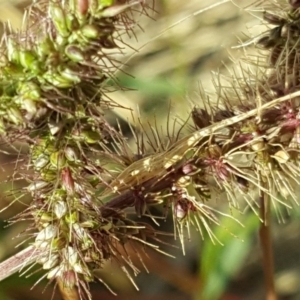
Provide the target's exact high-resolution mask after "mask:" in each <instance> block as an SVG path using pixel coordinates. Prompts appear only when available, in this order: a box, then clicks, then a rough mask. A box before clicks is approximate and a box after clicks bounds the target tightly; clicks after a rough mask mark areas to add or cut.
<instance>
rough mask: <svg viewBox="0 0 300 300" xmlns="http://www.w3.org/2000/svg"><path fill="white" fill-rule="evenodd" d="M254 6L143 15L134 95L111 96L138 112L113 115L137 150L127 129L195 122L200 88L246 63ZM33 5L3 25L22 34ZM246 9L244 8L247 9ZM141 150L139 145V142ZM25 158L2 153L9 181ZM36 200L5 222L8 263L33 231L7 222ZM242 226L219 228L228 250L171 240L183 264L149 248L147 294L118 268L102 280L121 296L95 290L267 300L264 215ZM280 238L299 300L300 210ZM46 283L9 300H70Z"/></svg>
mask: <svg viewBox="0 0 300 300" xmlns="http://www.w3.org/2000/svg"><path fill="white" fill-rule="evenodd" d="M251 2H253V1H239V0H237V1H236V3H235V4H234V3H232V2H230V3H225V4H222V5H219V6H218V7H214V8H212V9H209V10H207V11H205V12H203V13H198V12H199V11H200V10H201V9H203V8H205V7H207V6H209V5H212V4H213V3H214V1H213V0H202V1H198V0H189V1H182V0H156V5H155V9H154V11H149V15H150V18H146V17H145V16H138V20H139V23H140V24H141V28H143V29H141V28H137V29H136V35H132V36H131V37H124V40H125V41H126V43H127V44H128V45H130V47H125V46H124V49H123V52H124V55H123V56H120V55H119V56H118V59H119V60H120V61H122V62H124V66H123V68H122V70H123V71H122V72H119V73H118V74H117V76H118V80H119V82H120V83H121V84H122V85H124V86H126V87H127V88H128V89H129V90H128V91H126V92H124V91H119V92H114V93H112V94H110V95H109V96H110V98H112V99H113V100H114V101H116V102H118V103H120V104H121V105H122V106H125V107H128V108H130V110H124V109H122V110H121V109H115V110H114V111H113V112H112V113H111V114H110V115H109V116H108V117H109V118H110V121H111V123H112V124H116V120H118V122H119V123H120V124H121V127H122V130H123V132H124V133H125V134H128V139H129V143H131V132H130V130H129V126H128V123H131V124H135V122H136V121H137V120H138V119H140V120H141V122H142V123H143V125H146V124H151V125H152V124H155V123H156V124H157V126H158V127H159V128H162V131H164V130H165V127H166V123H167V117H168V114H167V112H168V111H170V114H169V115H170V116H169V117H170V119H171V120H174V119H176V118H177V119H179V120H186V119H187V118H188V117H189V114H190V112H191V108H192V107H193V105H199V106H201V105H202V100H201V97H200V94H201V89H200V85H202V87H203V88H204V89H205V90H207V91H213V84H212V74H213V73H219V72H220V73H222V72H226V69H227V68H230V66H231V64H232V60H231V59H230V56H231V55H232V56H233V57H239V56H240V55H241V54H242V51H243V49H242V48H240V49H232V48H231V47H232V46H236V45H238V44H239V43H240V40H242V41H247V40H248V37H247V36H248V35H250V34H249V31H251V34H259V33H261V31H260V30H261V29H259V26H258V24H260V18H261V13H258V12H256V13H255V15H254V14H253V12H252V11H248V10H247V9H246V8H247V4H249V3H251ZM29 3H30V1H23V0H0V21H1V22H2V24H3V22H7V21H9V22H10V24H11V27H12V28H14V29H18V28H20V27H21V24H22V17H23V12H24V9H25V8H26V6H27V5H28V4H29ZM216 3H217V1H216ZM238 5H243V7H244V9H241V8H239V7H238ZM1 26H2V28H3V25H1ZM1 26H0V32H2V28H1ZM127 74H130V75H131V76H129V75H127ZM179 123H180V122H179ZM176 126H179V125H178V124H177V125H176ZM132 145H133V147H134V142H132ZM133 151H134V148H133ZM16 158H17V157H16V156H14V155H1V157H0V159H1V160H0V162H1V166H2V168H1V173H0V176H1V179H2V180H5V179H6V177H7V175H9V176H17V175H16V174H15V163H14V162H15V160H16ZM5 185H6V188H7V189H18V188H21V183H19V182H18V183H11V182H10V181H8V183H6V184H5ZM12 198H13V197H12ZM27 201H30V199H22V201H17V202H16V203H15V204H14V205H13V206H12V207H10V208H9V209H7V210H5V211H3V212H2V213H1V214H0V218H1V220H0V235H1V241H0V260H1V261H2V260H4V259H6V258H7V257H10V256H11V255H13V254H14V253H16V252H17V251H18V250H20V249H22V248H24V247H25V245H24V246H20V247H19V248H18V249H16V248H15V247H16V245H18V244H19V243H21V242H22V239H20V238H15V237H16V236H17V235H18V234H19V233H20V232H21V231H22V230H24V228H25V227H26V223H25V222H24V223H17V224H15V225H13V226H9V227H7V223H6V220H8V219H9V218H11V217H12V216H14V215H16V214H17V213H19V212H20V211H22V210H23V209H24V208H26V203H27ZM8 204H9V203H8V198H7V197H5V198H4V197H2V198H0V207H1V208H3V207H5V206H7V205H8ZM225 212H226V211H225ZM227 213H229V214H230V212H227ZM239 220H241V222H242V223H243V224H244V227H242V226H240V225H239V224H237V223H235V222H232V221H230V220H229V219H228V218H224V220H221V223H222V226H219V227H215V228H213V229H214V234H215V235H216V236H217V237H218V239H219V240H220V241H221V242H222V243H223V246H221V245H218V244H217V245H213V243H212V242H211V241H210V240H209V239H206V240H205V242H203V241H202V239H201V236H200V235H199V233H197V232H194V231H192V233H191V239H190V240H187V241H186V243H185V244H186V251H185V255H183V254H182V251H181V247H180V244H179V242H178V241H174V240H173V238H169V239H168V240H167V241H168V242H169V243H173V244H175V245H177V246H178V247H177V248H173V247H168V246H166V247H163V250H165V251H167V252H168V253H171V254H172V255H174V256H176V259H174V258H169V257H167V256H164V255H162V254H159V253H157V252H154V251H151V250H150V249H145V255H144V263H145V265H146V266H147V268H148V270H149V274H147V272H146V271H145V270H144V269H143V267H142V266H141V264H140V263H139V260H138V257H136V256H135V253H134V252H132V254H131V255H132V260H133V261H136V263H137V266H138V267H139V269H140V270H141V273H140V274H139V275H138V276H137V277H136V283H137V286H138V287H139V291H136V290H135V288H134V287H133V286H132V284H131V283H130V282H129V280H128V279H127V278H126V276H125V275H124V274H123V273H121V271H120V270H119V268H118V266H116V265H115V264H114V263H107V264H106V265H104V267H103V270H102V271H101V278H103V280H104V281H105V282H106V283H107V284H108V285H110V286H111V287H112V289H113V290H114V291H115V292H117V294H118V296H116V297H115V296H113V295H111V294H110V293H109V292H108V291H107V290H106V289H105V288H104V287H103V285H102V284H100V283H94V284H92V285H91V289H92V293H93V295H94V299H118V300H125V299H126V300H127V299H128V300H129V299H130V300H131V299H132V300H135V299H141V300H150V299H151V300H152V299H153V300H154V299H157V300H164V299H170V298H172V300H187V299H192V300H200V299H208V300H214V299H220V300H221V299H222V300H241V299H245V300H251V299H257V300H260V299H264V282H263V273H262V267H261V260H260V247H259V244H258V240H257V230H258V226H259V223H258V220H257V217H256V216H254V215H253V214H247V213H245V214H243V215H240V216H239ZM159 229H160V230H165V231H169V232H172V231H173V224H172V220H171V218H169V219H168V220H167V221H166V222H163V223H162V225H161V227H160V228H159ZM230 233H231V234H230ZM273 236H274V252H275V270H276V285H277V289H278V293H279V295H280V299H286V300H288V299H289V300H297V299H300V251H299V249H300V210H299V209H297V208H296V209H294V210H293V211H291V212H290V213H289V214H286V222H285V223H284V224H283V223H281V224H279V223H278V221H277V219H276V218H275V217H274V227H273ZM140 250H141V251H143V250H142V249H140ZM29 273H30V272H29ZM41 276H42V273H36V274H32V276H30V277H29V278H25V276H23V277H19V276H18V274H17V275H15V276H11V277H10V278H8V279H6V280H4V281H3V282H0V299H2V300H27V299H28V300H29V299H30V300H35V299H51V297H53V299H61V296H60V295H59V293H58V292H57V291H54V293H53V287H54V285H53V284H52V283H51V284H50V285H47V281H46V280H42V281H41V282H39V283H38V284H37V285H36V286H35V287H34V288H33V289H31V287H32V286H33V284H34V283H35V282H36V281H37V280H38V279H39V278H41Z"/></svg>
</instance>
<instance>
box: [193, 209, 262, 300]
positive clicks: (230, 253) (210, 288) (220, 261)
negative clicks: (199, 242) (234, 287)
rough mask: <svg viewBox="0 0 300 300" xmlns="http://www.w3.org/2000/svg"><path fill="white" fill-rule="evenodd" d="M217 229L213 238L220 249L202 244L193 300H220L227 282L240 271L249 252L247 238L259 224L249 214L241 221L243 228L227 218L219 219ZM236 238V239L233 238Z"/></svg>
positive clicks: (249, 239) (256, 219)
mask: <svg viewBox="0 0 300 300" xmlns="http://www.w3.org/2000/svg"><path fill="white" fill-rule="evenodd" d="M220 223H221V226H218V227H215V230H214V234H215V235H216V237H217V238H218V240H220V241H221V242H222V243H223V244H224V246H222V245H220V244H218V245H213V243H211V242H209V241H207V242H206V243H204V246H203V249H202V252H201V254H200V255H201V256H200V262H201V264H200V265H201V269H200V280H201V286H202V289H201V291H199V292H198V293H197V294H196V295H195V297H194V299H195V300H198V299H199V300H200V299H201V300H206V299H207V300H214V299H220V296H221V295H222V294H223V292H224V290H225V289H226V286H227V284H228V281H229V280H230V278H231V277H232V276H234V275H235V274H236V272H237V271H238V270H239V268H240V267H241V265H242V263H243V261H244V259H245V257H246V256H247V254H248V252H249V250H250V244H251V238H252V236H253V234H254V232H256V231H257V230H258V226H259V220H258V217H257V216H255V215H254V214H249V215H247V216H246V217H245V219H244V220H243V222H242V223H243V224H244V227H242V226H241V225H240V224H238V223H237V222H235V221H233V220H232V219H230V218H226V217H223V218H222V219H221V220H220ZM235 235H236V236H235Z"/></svg>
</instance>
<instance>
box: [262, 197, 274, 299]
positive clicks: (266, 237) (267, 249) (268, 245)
mask: <svg viewBox="0 0 300 300" xmlns="http://www.w3.org/2000/svg"><path fill="white" fill-rule="evenodd" d="M260 217H261V219H262V220H263V221H262V223H261V226H260V229H259V239H260V245H261V251H262V260H263V269H264V275H265V284H266V300H277V294H276V291H275V284H274V261H273V249H272V237H271V222H270V221H271V212H270V199H269V196H268V195H267V194H266V193H264V192H263V191H261V192H260Z"/></svg>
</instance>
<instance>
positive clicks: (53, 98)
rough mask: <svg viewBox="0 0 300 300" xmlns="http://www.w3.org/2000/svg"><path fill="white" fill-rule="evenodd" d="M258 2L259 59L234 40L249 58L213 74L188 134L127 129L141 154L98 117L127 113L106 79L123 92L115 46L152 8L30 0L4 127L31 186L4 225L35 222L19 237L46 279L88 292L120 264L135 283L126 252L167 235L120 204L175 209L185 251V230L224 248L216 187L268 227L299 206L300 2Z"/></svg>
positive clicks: (5, 78) (0, 113)
mask: <svg viewBox="0 0 300 300" xmlns="http://www.w3.org/2000/svg"><path fill="white" fill-rule="evenodd" d="M266 2H267V3H265V4H264V7H263V10H264V11H265V12H264V14H263V18H264V22H265V23H266V25H267V26H268V29H267V30H266V31H265V32H264V33H263V34H262V35H260V36H259V37H257V38H255V39H254V40H253V45H251V46H250V47H253V46H255V47H256V48H257V49H256V54H255V55H248V54H247V48H246V46H244V45H241V47H244V48H245V55H244V57H243V60H244V63H243V64H240V66H239V67H238V68H236V69H234V70H233V71H232V72H231V74H230V75H227V77H225V76H224V78H222V79H220V78H219V77H217V78H215V79H214V82H215V85H216V91H217V92H216V93H215V98H216V99H215V100H214V101H213V102H211V101H210V97H207V96H205V91H202V92H201V95H202V97H203V98H202V99H200V100H199V103H197V104H196V105H195V107H194V108H193V109H192V111H191V114H190V115H191V119H192V121H193V124H192V126H190V124H189V125H188V123H185V124H184V125H183V126H182V127H186V128H188V129H189V130H190V132H189V133H186V134H185V136H183V137H180V134H179V133H180V132H177V131H176V130H173V132H172V133H170V134H168V137H167V142H166V139H165V137H164V136H163V135H162V134H161V132H160V131H159V130H158V129H157V128H154V129H153V128H152V136H149V135H148V134H145V132H146V130H144V128H143V126H141V128H140V129H142V130H141V132H137V131H136V130H135V129H134V128H132V133H133V135H134V136H135V138H136V145H137V150H135V149H133V150H130V147H129V146H128V145H127V141H126V139H125V137H124V136H123V134H122V131H121V130H120V129H119V128H117V129H116V128H114V127H113V126H112V125H111V124H110V123H109V122H108V121H107V118H106V114H107V112H108V111H110V110H112V109H113V108H115V107H119V108H122V106H121V105H120V104H117V103H114V102H113V101H112V100H111V99H109V98H108V96H107V92H108V91H109V90H110V89H111V87H112V85H111V83H112V82H114V83H115V88H117V89H122V87H120V86H118V84H117V80H116V78H115V72H116V71H117V70H118V69H119V67H120V64H121V63H120V62H118V61H117V60H116V58H115V57H116V55H115V54H116V53H118V54H119V55H120V54H122V37H123V35H124V34H126V33H127V34H133V32H134V27H135V26H136V25H137V24H136V23H135V16H137V15H139V14H141V13H142V14H146V15H147V14H148V13H149V12H150V11H151V10H153V9H154V4H153V3H152V2H151V1H149V2H148V1H139V0H136V1H134V0H132V1H121V0H119V1H113V0H106V1H104V0H102V1H96V0H95V1H88V0H69V1H54V0H52V1H38V2H34V3H33V4H32V6H31V7H30V9H29V10H28V11H27V15H26V18H25V19H24V20H25V21H24V23H25V25H24V28H23V30H22V31H21V32H18V33H12V32H9V30H8V29H7V31H6V34H5V35H4V37H3V39H2V44H1V48H0V49H1V56H0V78H1V84H0V97H1V101H0V130H1V134H2V136H3V139H4V140H5V141H6V142H7V143H13V142H14V141H22V142H25V143H27V144H28V146H29V151H28V154H27V167H28V169H29V170H30V172H26V173H25V172H23V173H20V174H21V177H22V179H26V180H27V182H29V183H28V186H27V187H26V189H25V191H22V195H24V196H25V195H26V194H30V196H31V197H32V202H31V204H30V206H29V207H28V208H27V209H26V210H25V211H24V212H23V213H21V214H20V215H18V216H16V217H15V218H13V219H12V222H15V221H18V220H24V219H25V220H30V221H31V225H30V226H29V228H28V229H26V231H25V232H26V234H28V232H32V233H30V237H33V238H34V243H33V246H34V247H35V249H36V251H37V253H38V256H37V262H38V263H41V264H42V266H43V269H45V270H46V275H45V276H46V277H47V278H48V279H49V280H54V279H57V280H58V282H59V284H60V283H62V286H63V287H66V288H70V289H72V288H73V287H75V286H76V287H77V288H78V291H79V297H80V298H84V297H85V296H87V298H89V299H90V298H91V295H90V292H89V287H88V283H89V282H91V281H94V280H95V279H96V278H97V275H96V273H95V270H97V269H101V267H102V266H103V264H104V262H106V261H109V260H115V261H117V262H118V263H119V264H120V267H121V268H122V270H123V271H124V272H125V274H126V275H127V276H128V277H129V278H130V279H131V281H132V282H133V279H132V275H131V274H134V275H135V274H137V273H138V269H137V268H136V267H135V266H134V264H133V263H132V261H131V258H130V255H129V254H128V253H127V252H126V251H124V250H123V247H125V249H126V247H128V246H130V245H131V246H133V247H134V243H136V242H138V243H141V244H143V245H147V246H149V247H152V248H154V249H156V250H158V251H161V250H160V248H159V247H158V245H157V244H164V243H165V242H164V235H166V233H164V232H160V231H158V230H156V229H155V225H153V226H152V225H149V224H148V223H147V224H146V223H144V222H141V221H137V220H138V219H133V218H131V217H130V216H129V214H127V213H126V209H127V208H129V207H133V209H134V212H135V214H136V215H137V216H138V217H142V216H148V217H149V218H151V219H152V220H153V221H154V223H159V222H160V221H161V220H162V219H164V218H165V217H166V215H168V214H171V215H172V217H173V222H174V227H175V236H178V237H179V240H180V242H181V244H182V247H183V251H184V243H185V240H186V236H189V231H190V226H191V225H192V226H193V227H195V228H196V229H197V230H198V231H199V232H200V233H201V235H202V236H203V237H204V236H209V237H210V239H211V240H212V241H213V242H219V241H218V239H217V238H216V237H215V235H214V233H213V230H212V226H213V225H214V224H217V225H220V222H219V220H218V215H225V214H224V213H223V212H222V210H221V209H220V210H217V209H216V207H215V206H212V205H210V200H211V199H216V198H218V197H219V195H220V194H221V193H225V194H226V197H227V200H228V205H229V207H230V208H231V209H232V210H242V209H244V206H245V205H246V206H247V207H249V208H250V209H251V210H252V211H253V213H255V214H257V215H258V216H259V218H260V220H261V222H262V224H263V225H264V226H269V223H268V222H269V219H268V218H267V215H268V213H269V211H270V207H273V208H275V211H276V212H277V213H278V216H279V218H283V217H282V216H281V211H282V210H281V209H277V208H278V207H279V206H283V207H284V208H286V209H291V208H292V207H293V206H294V205H295V204H296V205H298V197H297V185H298V184H299V178H300V176H299V175H300V171H299V156H298V154H299V143H300V139H299V135H300V121H299V120H300V118H299V105H300V103H299V99H300V98H299V97H300V91H299V89H298V88H299V79H298V78H299V70H300V66H299V65H298V64H299V63H300V62H299V57H300V56H299V53H298V52H299V51H298V50H299V48H300V46H299V45H298V44H299V36H300V33H299V32H300V2H299V1H289V2H285V3H283V2H282V3H281V2H280V3H277V1H275V0H274V1H272V0H270V1H266ZM248 44H249V43H247V45H248ZM250 44H251V43H250ZM245 45H246V44H245ZM247 47H249V45H248V46H247ZM108 80H110V85H109V84H108ZM207 99H209V100H207ZM168 125H169V124H168ZM174 128H175V127H174ZM179 130H180V131H181V130H182V128H180V129H179ZM167 131H168V130H167ZM149 144H150V147H149ZM151 148H152V149H151ZM153 206H157V207H158V208H159V210H158V211H160V212H161V216H156V215H154V214H153V213H152V207H153ZM156 213H157V211H156ZM227 216H228V217H230V218H233V217H231V216H230V215H227ZM237 221H238V220H237ZM264 234H265V235H264ZM266 234H268V233H262V235H263V236H266ZM99 280H100V281H102V279H99ZM268 284H269V286H271V285H272V283H268ZM270 289H272V287H271V288H270ZM270 299H271V298H270Z"/></svg>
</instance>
